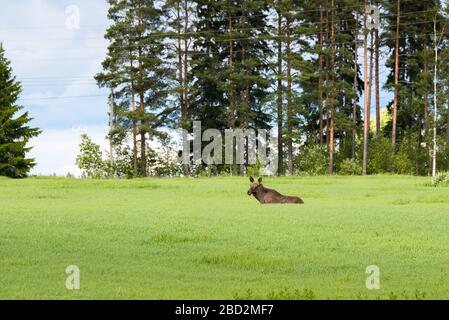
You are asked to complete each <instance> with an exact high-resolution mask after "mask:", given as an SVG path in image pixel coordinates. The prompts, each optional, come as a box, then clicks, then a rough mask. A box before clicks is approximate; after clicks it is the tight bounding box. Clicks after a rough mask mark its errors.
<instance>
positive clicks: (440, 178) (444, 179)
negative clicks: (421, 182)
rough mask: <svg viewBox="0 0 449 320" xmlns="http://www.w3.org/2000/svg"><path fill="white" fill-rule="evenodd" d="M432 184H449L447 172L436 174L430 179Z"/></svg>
mask: <svg viewBox="0 0 449 320" xmlns="http://www.w3.org/2000/svg"><path fill="white" fill-rule="evenodd" d="M432 186H434V187H441V186H449V172H445V173H440V174H438V175H437V176H436V177H435V178H434V179H432Z"/></svg>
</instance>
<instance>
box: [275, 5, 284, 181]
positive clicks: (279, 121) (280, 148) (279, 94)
mask: <svg viewBox="0 0 449 320" xmlns="http://www.w3.org/2000/svg"><path fill="white" fill-rule="evenodd" d="M277 14H278V43H277V45H278V48H277V49H278V53H277V55H278V56H277V59H278V61H277V126H278V159H279V160H278V162H279V166H278V168H279V170H278V173H279V175H282V174H284V144H283V137H282V135H283V129H284V128H283V105H282V102H283V99H282V95H283V88H282V14H281V12H280V11H278V12H277Z"/></svg>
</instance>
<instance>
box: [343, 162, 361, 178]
mask: <svg viewBox="0 0 449 320" xmlns="http://www.w3.org/2000/svg"><path fill="white" fill-rule="evenodd" d="M338 174H340V175H343V176H355V175H361V174H362V166H361V164H360V163H359V162H358V161H357V160H354V159H345V160H343V161H342V162H341V163H340V170H338Z"/></svg>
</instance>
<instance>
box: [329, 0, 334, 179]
mask: <svg viewBox="0 0 449 320" xmlns="http://www.w3.org/2000/svg"><path fill="white" fill-rule="evenodd" d="M331 3H332V5H331V7H332V15H331V20H332V21H331V66H334V64H335V0H332V2H331ZM334 104H335V76H334V69H332V71H331V108H330V129H329V131H330V132H329V135H330V136H329V174H331V175H332V174H333V173H334V154H335V141H334V133H335V128H334V122H335V119H334V112H335V110H334V108H335V105H334Z"/></svg>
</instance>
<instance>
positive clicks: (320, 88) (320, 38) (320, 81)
mask: <svg viewBox="0 0 449 320" xmlns="http://www.w3.org/2000/svg"><path fill="white" fill-rule="evenodd" d="M319 2H320V1H318V3H319ZM323 23H324V13H323V7H322V5H321V3H320V26H319V31H318V54H319V58H318V108H319V120H318V121H319V130H320V132H319V135H318V136H319V141H320V144H321V145H322V144H323Z"/></svg>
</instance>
